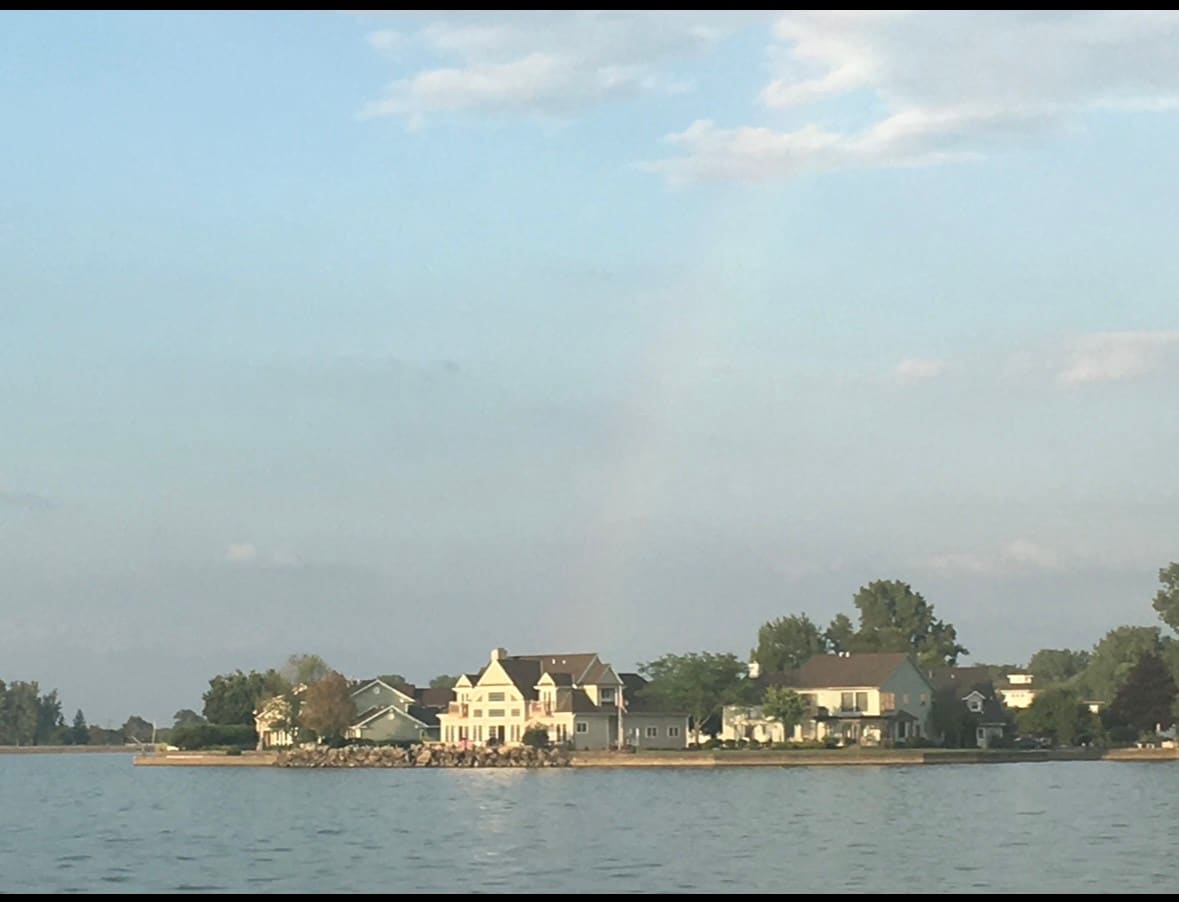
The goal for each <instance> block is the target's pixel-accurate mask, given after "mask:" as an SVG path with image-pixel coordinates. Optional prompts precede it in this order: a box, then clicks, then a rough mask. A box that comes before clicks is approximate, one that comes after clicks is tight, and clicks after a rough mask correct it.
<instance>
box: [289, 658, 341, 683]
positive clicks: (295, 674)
mask: <svg viewBox="0 0 1179 902" xmlns="http://www.w3.org/2000/svg"><path fill="white" fill-rule="evenodd" d="M331 671H332V669H331V668H330V667H328V665H327V662H326V661H325V660H324V659H323V658H321V657H320V656H319V655H291V656H290V657H289V658H287V663H286V664H284V665H283V668H282V671H281V673H282V677H283V679H285V680H286V681H287V682H288V683H290V684H291V685H292V686H298V685H300V684H304V685H310V684H311V683H318V682H319V681H320V680H322V679H323V678H324V677H325V676H327V675H328V674H329V673H331Z"/></svg>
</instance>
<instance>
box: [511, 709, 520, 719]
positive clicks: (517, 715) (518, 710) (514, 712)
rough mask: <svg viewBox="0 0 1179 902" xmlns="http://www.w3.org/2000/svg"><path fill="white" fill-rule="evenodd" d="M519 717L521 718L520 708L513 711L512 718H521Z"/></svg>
mask: <svg viewBox="0 0 1179 902" xmlns="http://www.w3.org/2000/svg"><path fill="white" fill-rule="evenodd" d="M519 716H520V709H519V708H513V709H512V717H519Z"/></svg>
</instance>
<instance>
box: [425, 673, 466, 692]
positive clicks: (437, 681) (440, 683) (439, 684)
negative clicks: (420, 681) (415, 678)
mask: <svg viewBox="0 0 1179 902" xmlns="http://www.w3.org/2000/svg"><path fill="white" fill-rule="evenodd" d="M458 681H459V678H458V677H457V676H453V675H452V674H449V673H440V674H438V676H436V677H434V679H432V680H430V688H431V689H453V688H454V684H455V683H457V682H458Z"/></svg>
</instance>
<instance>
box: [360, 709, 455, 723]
mask: <svg viewBox="0 0 1179 902" xmlns="http://www.w3.org/2000/svg"><path fill="white" fill-rule="evenodd" d="M383 714H392V715H393V716H394V717H405V718H407V719H409V720H412V721H415V722H417V723H418V724H419V725H421V726H423V727H435V726H437V725H438V716H437V715H436V714H435V713H434V712H433V711H430V710H429V709H427V708H422V707H419V706H418V705H410V706H409V711H402V710H401V709H400V708H398V707H397V706H396V705H374V706H373V707H371V708H366V709H365V710H364V711H361V712H360V713H359V714H357V715H356V718H355V719H354V720H353V721H352V726H353V727H362V726H364V725H365V724H366V723H368V722H369V721H370V720H376V719H377V718H378V717H380V716H381V715H383Z"/></svg>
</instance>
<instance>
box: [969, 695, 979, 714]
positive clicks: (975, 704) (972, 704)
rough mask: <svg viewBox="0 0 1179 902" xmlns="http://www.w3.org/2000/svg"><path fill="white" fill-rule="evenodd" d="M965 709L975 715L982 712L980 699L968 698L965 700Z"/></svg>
mask: <svg viewBox="0 0 1179 902" xmlns="http://www.w3.org/2000/svg"><path fill="white" fill-rule="evenodd" d="M966 707H968V708H969V709H970V710H971V711H973V712H974V713H975V714H977V713H978V712H979V711H981V710H982V699H981V698H975V697H973V696H971V697H970V698H968V699H967V700H966Z"/></svg>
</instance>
